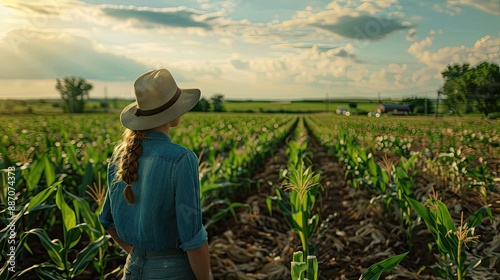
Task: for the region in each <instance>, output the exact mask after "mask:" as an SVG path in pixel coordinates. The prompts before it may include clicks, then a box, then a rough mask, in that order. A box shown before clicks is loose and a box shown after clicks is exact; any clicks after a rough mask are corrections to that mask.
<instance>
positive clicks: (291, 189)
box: [267, 161, 320, 256]
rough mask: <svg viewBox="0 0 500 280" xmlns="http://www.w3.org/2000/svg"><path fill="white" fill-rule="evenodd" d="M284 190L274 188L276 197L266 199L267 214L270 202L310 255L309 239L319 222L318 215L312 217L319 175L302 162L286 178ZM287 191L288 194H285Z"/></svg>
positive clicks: (270, 205)
mask: <svg viewBox="0 0 500 280" xmlns="http://www.w3.org/2000/svg"><path fill="white" fill-rule="evenodd" d="M286 179H287V180H288V182H287V183H285V185H284V188H279V187H275V191H276V196H275V197H268V198H267V206H268V210H269V212H271V213H272V204H271V203H272V201H274V202H275V203H276V205H277V206H278V209H279V210H280V211H281V212H282V213H283V214H284V216H285V219H286V221H287V223H288V225H289V226H290V228H291V229H293V230H294V231H295V232H296V233H297V234H298V235H299V237H300V241H301V243H302V248H303V250H304V252H305V254H306V256H308V255H311V254H312V252H313V250H312V249H313V248H311V244H310V243H309V237H311V235H312V234H313V233H314V231H315V230H316V227H317V226H318V222H319V215H318V214H314V215H312V210H313V207H314V203H315V202H316V195H317V193H318V188H319V187H320V183H319V179H320V175H319V174H314V172H313V171H312V169H311V167H307V168H306V167H305V164H304V162H303V161H301V163H300V164H299V167H298V169H296V170H292V171H291V172H290V173H289V174H288V175H287V176H286ZM285 190H287V191H288V192H285Z"/></svg>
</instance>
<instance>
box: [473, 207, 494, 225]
mask: <svg viewBox="0 0 500 280" xmlns="http://www.w3.org/2000/svg"><path fill="white" fill-rule="evenodd" d="M486 215H488V217H489V218H490V222H492V220H493V213H492V212H491V208H490V207H488V206H483V207H481V208H479V209H478V210H477V211H476V212H474V214H472V215H471V216H470V217H469V219H468V221H467V226H468V228H475V227H477V226H479V225H480V224H481V223H482V222H483V218H484V217H485V216H486Z"/></svg>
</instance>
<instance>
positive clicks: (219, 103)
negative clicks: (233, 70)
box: [212, 94, 226, 112]
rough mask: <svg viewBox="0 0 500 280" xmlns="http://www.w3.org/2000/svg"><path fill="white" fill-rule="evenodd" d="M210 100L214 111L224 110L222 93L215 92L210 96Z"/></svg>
mask: <svg viewBox="0 0 500 280" xmlns="http://www.w3.org/2000/svg"><path fill="white" fill-rule="evenodd" d="M212 102H213V104H214V112H224V111H226V109H225V108H224V95H222V94H216V95H214V96H213V97H212Z"/></svg>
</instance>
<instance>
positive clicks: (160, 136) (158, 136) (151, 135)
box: [144, 130, 172, 142]
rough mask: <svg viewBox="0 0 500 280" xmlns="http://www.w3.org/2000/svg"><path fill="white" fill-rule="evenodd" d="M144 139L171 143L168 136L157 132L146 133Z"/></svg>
mask: <svg viewBox="0 0 500 280" xmlns="http://www.w3.org/2000/svg"><path fill="white" fill-rule="evenodd" d="M144 139H161V140H167V141H168V142H172V140H171V139H170V137H169V136H168V135H166V134H165V133H163V132H160V131H157V130H150V131H148V132H146V135H144Z"/></svg>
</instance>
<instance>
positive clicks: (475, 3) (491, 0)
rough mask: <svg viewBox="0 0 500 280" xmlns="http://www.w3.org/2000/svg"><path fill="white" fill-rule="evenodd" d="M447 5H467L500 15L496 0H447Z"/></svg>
mask: <svg viewBox="0 0 500 280" xmlns="http://www.w3.org/2000/svg"><path fill="white" fill-rule="evenodd" d="M447 3H448V5H449V6H451V7H454V6H459V5H461V6H469V7H472V8H475V9H478V10H481V11H483V12H486V13H490V14H494V15H500V1H498V0H448V1H447Z"/></svg>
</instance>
